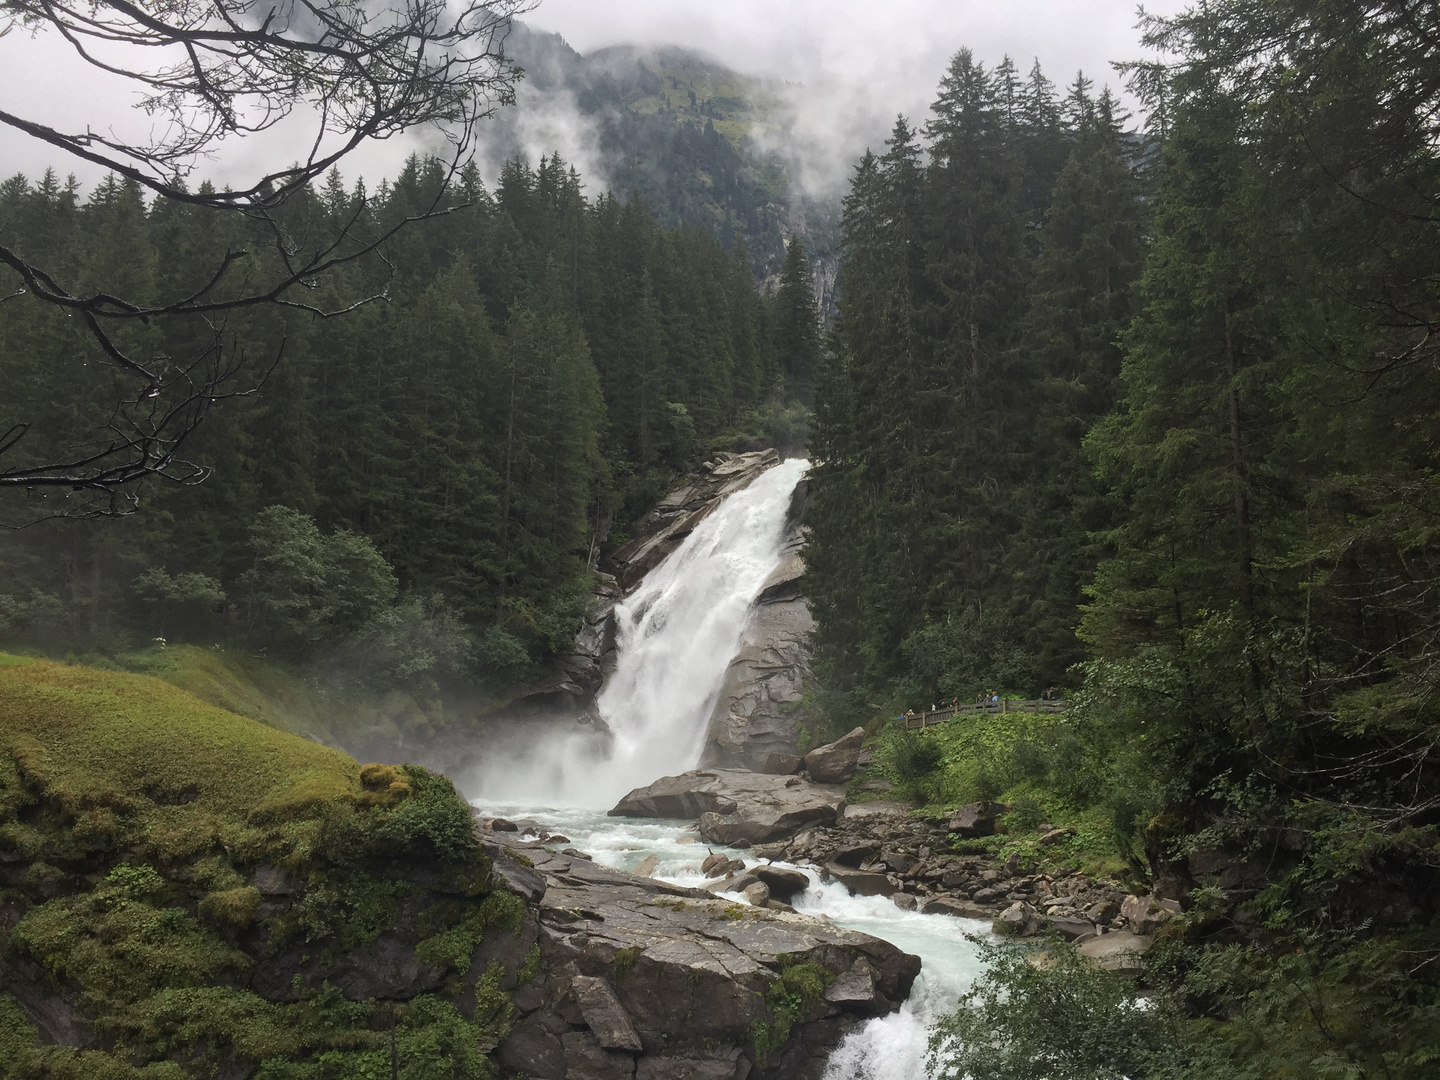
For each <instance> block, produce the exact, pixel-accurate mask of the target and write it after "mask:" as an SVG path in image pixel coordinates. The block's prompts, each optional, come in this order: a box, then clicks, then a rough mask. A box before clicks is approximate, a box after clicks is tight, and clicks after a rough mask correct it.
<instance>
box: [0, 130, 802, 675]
mask: <svg viewBox="0 0 1440 1080" xmlns="http://www.w3.org/2000/svg"><path fill="white" fill-rule="evenodd" d="M441 175H443V174H441V173H440V172H439V171H438V169H437V168H435V167H432V166H431V165H429V164H427V163H426V162H423V161H419V160H412V161H411V163H410V164H409V165H408V166H407V167H406V169H405V170H404V172H403V173H402V174H401V175H400V176H398V177H397V178H395V180H394V181H393V182H387V183H385V184H382V185H381V186H380V187H379V188H378V189H377V190H375V191H374V192H373V193H367V192H366V191H365V190H364V188H363V187H362V186H356V187H354V188H353V189H352V188H347V186H346V185H345V184H344V183H343V181H342V180H341V179H340V177H338V176H336V175H333V174H332V176H331V177H330V178H329V180H328V181H327V183H326V184H325V185H324V187H323V189H322V190H317V191H313V192H311V193H310V194H309V195H308V197H307V198H306V199H305V200H302V201H303V203H304V205H298V204H297V205H294V206H291V207H287V213H288V214H289V215H290V217H289V219H288V220H289V222H290V223H291V224H292V225H293V227H294V228H295V230H296V232H297V234H300V233H302V231H303V230H304V229H306V228H308V229H314V230H318V229H319V228H320V226H321V225H323V226H324V227H325V228H327V229H328V228H330V227H332V225H333V223H335V222H338V221H339V220H341V218H342V217H344V216H345V215H347V214H349V213H353V212H354V211H355V210H356V208H360V209H361V211H362V221H361V223H360V227H361V228H375V229H376V230H380V229H383V228H384V227H385V226H386V225H387V224H388V223H390V222H393V221H395V220H396V219H398V218H400V217H401V216H403V215H406V214H407V213H409V212H411V211H410V208H412V207H415V206H424V205H429V203H430V201H431V199H432V197H433V195H434V192H433V190H432V189H433V188H434V187H435V185H437V184H439V183H441V182H442V181H441V179H440V176H441ZM462 183H463V184H464V185H466V186H467V187H468V190H466V191H457V192H455V193H454V194H456V195H465V196H468V197H469V198H470V199H472V200H473V202H472V204H471V205H469V206H468V207H467V208H464V209H460V210H456V211H455V212H453V213H451V214H449V215H447V216H445V217H443V218H438V219H432V220H427V221H423V222H419V223H416V224H414V225H412V226H411V227H409V228H407V229H405V230H404V231H402V232H400V233H399V234H398V235H397V236H396V237H395V238H394V239H393V240H392V241H390V242H388V243H387V244H386V245H385V246H384V247H383V248H382V249H381V250H380V251H379V252H377V253H376V254H375V256H374V257H371V258H367V259H365V260H361V261H359V262H355V263H350V264H347V265H345V266H342V267H338V268H336V269H335V271H334V272H332V273H331V274H329V275H327V276H326V277H325V278H324V279H323V280H322V281H321V282H320V283H318V284H317V286H316V291H317V292H318V293H319V294H322V295H321V302H322V303H327V304H332V305H333V306H336V307H344V306H345V305H346V304H347V303H348V302H350V300H351V298H357V297H367V296H373V297H376V299H374V300H373V301H372V302H370V303H368V304H362V305H360V306H359V307H357V308H356V309H355V310H353V311H350V312H349V313H348V314H345V315H343V316H339V317H336V318H332V319H322V318H319V317H316V316H315V315H313V314H312V313H309V312H306V311H302V310H299V309H295V308H289V309H287V308H279V307H272V308H268V309H265V310H263V311H259V312H241V313H238V314H235V315H233V316H232V317H231V318H230V320H229V321H228V323H226V324H225V326H224V327H223V330H224V332H225V333H226V334H227V335H228V336H230V337H233V339H234V340H235V343H236V345H235V348H234V349H233V350H232V352H231V355H238V356H249V357H250V368H249V370H248V373H247V375H246V377H247V378H250V379H252V380H254V379H256V378H258V376H259V375H260V374H262V373H263V372H264V371H265V369H266V365H268V364H270V363H272V361H273V358H274V357H276V356H278V357H279V361H278V362H276V363H274V366H273V370H271V371H270V372H269V375H268V378H266V379H265V380H264V385H263V387H262V388H261V390H260V392H259V393H255V394H252V395H247V396H241V397H237V398H233V399H231V400H228V401H224V402H222V403H220V404H219V405H217V406H216V407H215V409H214V411H213V414H212V415H211V416H209V418H208V419H207V420H206V422H205V423H204V425H203V426H202V427H201V428H200V429H199V431H198V432H197V434H196V435H195V436H194V437H193V440H192V441H191V442H189V443H187V445H186V447H185V456H186V457H187V458H189V459H191V460H193V461H195V462H197V463H200V464H201V465H203V466H205V467H207V468H210V469H212V470H213V472H212V473H211V474H210V476H209V477H208V478H207V479H206V480H205V481H204V482H203V483H201V484H199V485H198V486H193V487H182V486H176V485H172V484H165V483H163V482H160V481H151V482H148V483H146V484H144V485H143V486H142V487H141V489H140V490H139V496H140V505H139V511H138V513H135V514H133V515H131V516H128V517H124V518H122V519H107V520H99V521H75V520H60V521H55V520H50V521H45V520H38V522H37V519H42V518H46V517H47V516H49V515H52V514H63V513H64V512H65V506H66V502H67V500H66V497H65V496H64V494H63V493H62V494H59V495H54V494H52V495H50V496H48V497H46V496H45V495H43V494H42V493H41V492H35V493H32V495H31V497H28V498H24V497H21V498H18V499H14V500H11V501H10V503H8V504H7V507H6V510H7V513H9V515H10V519H9V523H10V524H21V525H23V524H26V523H27V522H37V523H34V524H30V525H29V527H28V528H26V529H23V530H21V531H18V532H17V531H6V532H4V533H3V534H0V582H3V585H0V631H3V632H5V633H7V634H9V635H10V636H11V638H12V639H14V640H17V641H19V642H21V643H25V644H28V645H29V646H30V647H40V648H43V649H46V650H48V651H50V652H51V653H56V652H59V653H62V654H63V653H64V652H66V651H67V650H74V651H76V652H80V653H84V652H87V651H91V650H99V651H100V652H103V653H113V652H114V651H116V650H117V649H124V648H132V647H135V646H137V645H138V644H140V643H143V642H147V641H148V640H149V639H150V638H152V637H156V636H158V637H166V636H169V637H170V638H172V639H181V640H185V641H189V642H198V643H202V644H204V643H210V642H230V643H233V644H239V645H245V646H248V647H249V648H251V649H262V650H269V653H270V655H272V656H275V657H278V658H283V659H286V660H305V659H307V658H314V657H316V656H321V655H324V656H328V657H329V658H330V659H331V660H332V661H336V657H337V655H338V654H337V650H338V653H345V654H346V655H347V657H348V659H347V663H349V664H351V665H352V666H354V667H355V669H356V670H359V671H363V672H365V673H366V677H367V678H369V679H372V680H379V682H380V683H382V684H385V683H387V681H388V682H389V683H392V684H394V683H399V684H405V685H413V684H416V683H417V682H418V683H419V684H420V685H422V686H428V685H430V683H429V680H431V679H432V678H435V677H443V676H447V675H448V676H451V677H456V678H461V677H464V678H470V677H473V676H480V677H482V678H484V679H485V680H486V681H487V682H488V683H489V686H490V689H491V691H492V692H494V693H501V692H503V691H504V689H505V688H507V687H509V686H512V685H514V684H516V683H517V682H520V681H523V680H524V679H525V678H527V677H528V675H529V673H531V672H532V671H533V670H534V664H535V662H536V661H537V660H539V659H541V658H543V657H544V656H546V655H547V654H548V653H549V651H550V650H552V649H553V648H556V647H559V646H560V645H562V644H564V643H568V640H569V638H570V636H571V635H572V634H573V633H574V629H575V625H576V624H577V622H578V618H579V612H580V610H581V609H582V608H583V606H584V604H585V603H586V602H587V598H588V597H589V595H590V589H591V581H590V578H589V575H588V573H587V569H588V568H590V567H593V564H594V559H595V555H596V552H597V550H598V548H599V547H600V546H601V545H603V544H606V543H611V544H613V543H617V542H619V541H621V540H623V539H624V530H625V528H626V526H627V523H628V522H629V521H632V520H633V519H634V518H635V517H636V516H638V514H639V512H640V511H641V510H642V509H645V508H648V507H649V505H650V504H651V503H652V502H653V501H654V500H655V499H656V498H657V497H658V496H659V495H660V494H661V493H662V492H663V491H664V490H666V487H665V485H666V484H667V483H668V482H669V480H670V479H671V478H672V477H673V476H674V475H675V474H676V472H677V471H679V470H682V469H684V468H687V467H689V466H690V465H692V464H693V463H694V462H696V461H697V460H698V458H697V456H696V455H697V454H698V453H700V451H701V450H702V449H703V450H704V451H705V452H709V451H710V450H712V449H714V448H717V447H720V448H723V447H730V448H749V447H751V446H758V445H764V446H772V445H776V444H785V443H786V442H787V441H788V442H789V443H790V444H792V445H796V446H798V445H800V444H801V443H802V442H803V438H804V434H803V431H804V408H803V406H800V405H798V404H797V403H796V399H797V395H799V394H803V393H805V392H806V387H807V385H808V382H809V377H810V376H809V372H810V369H811V367H812V366H813V363H814V359H815V352H816V350H817V349H818V323H817V321H816V320H817V315H816V307H815V301H814V296H813V292H812V290H811V286H810V282H809V276H808V269H807V266H808V263H807V259H806V258H805V256H804V254H803V252H802V250H801V247H800V245H799V244H798V242H797V243H796V244H794V245H793V246H792V251H791V257H790V259H789V260H788V266H789V270H788V272H787V274H786V275H785V276H784V280H783V281H782V282H781V284H780V286H779V288H778V289H776V290H773V292H772V293H770V294H766V295H762V294H761V292H760V291H759V290H758V289H757V286H756V282H755V278H754V276H753V274H752V271H751V264H750V260H749V257H748V256H747V254H746V252H745V249H744V247H743V246H742V245H741V244H739V243H738V242H737V243H736V244H735V245H734V247H733V248H732V249H731V250H727V249H726V248H725V246H723V245H722V244H721V243H720V242H719V241H718V240H716V239H715V238H714V237H713V236H712V235H711V234H710V232H708V231H707V230H703V229H699V228H695V227H680V228H667V227H664V226H661V225H660V224H659V223H657V221H656V220H655V219H654V217H653V216H652V214H651V213H650V211H649V209H648V208H647V206H646V204H645V203H644V202H643V200H638V199H634V200H631V201H629V202H624V203H622V202H621V201H620V200H618V199H616V198H614V197H611V196H609V195H601V196H598V197H596V198H594V199H590V198H587V197H586V196H585V194H584V193H583V191H582V182H581V178H580V177H579V176H578V174H577V173H576V172H575V171H574V170H573V169H571V168H569V167H567V166H566V164H565V163H564V162H562V161H561V160H559V159H558V158H554V157H552V158H547V159H545V160H543V161H541V162H540V163H539V165H538V166H537V167H534V168H532V167H530V166H527V165H525V164H522V163H519V162H512V163H511V164H509V165H507V166H506V168H505V169H504V171H503V174H502V175H501V177H500V179H499V183H498V185H497V186H496V188H495V190H494V191H493V192H491V191H487V190H485V188H484V187H483V185H482V184H481V181H480V179H479V177H478V175H477V174H476V173H475V172H474V171H473V170H472V171H471V172H470V173H469V174H468V175H467V177H466V178H465V179H464V180H463V181H462ZM317 221H318V222H319V224H317ZM243 228H244V226H243V224H237V223H236V222H235V221H234V220H230V219H222V218H217V217H215V216H212V215H209V214H207V213H205V212H202V211H195V210H190V209H187V208H185V207H183V206H177V205H175V204H174V203H173V202H157V203H155V204H153V205H147V203H146V200H145V199H144V198H143V197H142V195H141V193H140V192H139V191H138V190H137V189H136V188H135V187H134V186H132V185H130V184H129V183H127V182H125V181H123V180H119V179H110V180H107V181H105V182H104V183H102V184H100V185H99V186H98V187H96V188H95V189H94V190H93V191H90V192H88V193H86V192H82V191H80V190H78V189H77V187H76V186H75V185H74V184H73V183H70V184H65V183H61V182H60V181H58V180H57V179H56V177H55V176H54V175H53V174H48V173H47V174H46V175H45V176H44V177H42V178H40V179H39V180H38V181H36V182H31V181H29V180H27V179H26V178H25V177H22V176H15V177H12V178H11V179H9V180H8V181H6V182H5V183H4V184H3V185H0V229H3V230H4V233H5V238H6V241H7V243H9V244H11V245H12V246H14V247H16V248H18V249H19V250H21V251H32V250H43V251H44V253H45V255H46V257H47V264H48V265H52V266H56V267H58V268H59V269H60V270H63V271H65V272H66V273H68V274H70V275H71V276H72V280H76V281H78V282H80V283H82V286H83V287H85V288H91V287H94V288H100V287H106V288H112V289H120V290H121V291H123V292H125V293H126V295H134V296H140V297H144V296H147V295H151V294H166V295H170V294H175V293H180V292H183V291H185V290H186V289H187V288H195V287H198V284H199V283H202V282H203V278H204V275H205V274H206V273H207V271H206V269H205V268H206V266H207V265H208V263H207V255H209V254H212V253H213V252H215V251H218V250H223V245H224V244H229V245H230V247H231V250H246V247H247V238H246V237H245V236H244V235H243V234H239V235H237V234H236V230H243ZM255 247H256V248H257V249H261V250H263V245H259V244H257V245H255ZM257 257H259V256H257ZM6 273H8V271H6ZM0 291H3V292H4V293H5V294H6V295H7V296H9V294H12V293H16V295H14V296H13V297H9V299H7V301H6V302H5V303H3V304H0V357H3V379H4V383H5V393H4V395H3V400H0V430H5V431H19V430H21V429H20V428H12V425H24V424H29V425H30V427H29V428H28V430H26V431H25V433H24V436H23V438H22V439H21V440H20V441H19V443H17V444H16V445H15V446H14V448H13V449H12V450H11V451H10V455H11V457H10V458H9V460H10V461H11V462H12V463H13V462H19V461H22V459H24V460H35V461H44V460H51V459H50V458H47V457H46V455H47V454H49V453H50V452H51V451H52V450H54V448H56V447H58V446H68V447H74V446H79V445H86V444H87V440H94V439H102V440H103V437H104V434H105V430H106V423H107V417H108V415H109V414H108V412H107V404H106V403H107V401H113V400H114V397H113V396H108V395H109V392H110V390H111V380H112V378H113V376H112V374H110V369H108V368H107V367H106V366H105V365H104V364H103V363H102V359H103V358H102V357H101V356H100V355H99V352H98V346H97V345H96V344H95V342H94V341H93V340H92V338H91V337H90V336H89V335H87V333H86V332H85V330H84V327H83V326H80V325H77V323H78V322H79V321H80V320H71V319H69V318H67V316H66V314H65V313H64V312H62V311H59V310H57V309H56V308H55V307H53V306H47V305H44V304H41V303H38V302H35V301H33V300H32V299H31V298H30V297H29V296H27V295H23V294H20V293H17V290H16V288H15V287H14V284H13V283H12V282H10V281H8V280H7V281H6V282H5V284H4V286H3V290H0ZM207 329H209V328H208V327H204V326H200V325H199V323H198V322H195V321H191V322H186V321H184V320H179V319H174V320H168V321H165V322H163V323H158V322H157V323H154V324H152V325H149V326H145V327H142V328H139V329H136V330H134V331H132V332H131V338H133V340H129V339H127V344H128V346H129V347H130V348H133V349H136V350H143V351H144V353H145V354H147V355H151V356H165V355H171V356H180V355H191V354H198V353H203V351H204V350H203V348H195V349H193V352H187V349H190V348H191V347H192V346H193V344H194V343H193V341H192V340H191V336H193V335H196V334H201V335H203V334H204V332H205V331H206V330H207ZM197 340H205V338H204V337H203V336H202V337H201V338H199V339H197ZM238 385H243V384H241V383H239V382H238V381H237V386H238ZM377 650H378V651H377ZM336 662H338V661H336ZM462 681H463V680H462Z"/></svg>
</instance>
